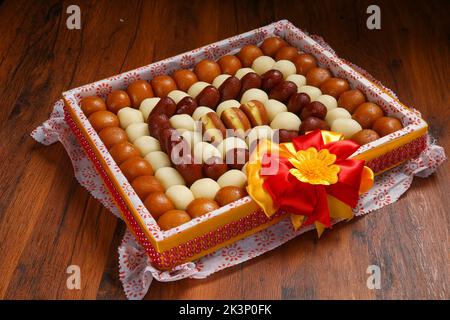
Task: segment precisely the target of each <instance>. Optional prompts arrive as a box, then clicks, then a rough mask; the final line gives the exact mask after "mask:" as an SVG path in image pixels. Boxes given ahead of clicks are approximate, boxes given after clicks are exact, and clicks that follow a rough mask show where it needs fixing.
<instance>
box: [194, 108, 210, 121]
mask: <svg viewBox="0 0 450 320" xmlns="http://www.w3.org/2000/svg"><path fill="white" fill-rule="evenodd" d="M210 112H214V110H213V109H211V108H208V107H203V106H200V107H197V108H196V109H195V111H194V113H193V114H192V119H194V120H195V121H200V118H201V117H203V116H204V115H205V114H207V113H210Z"/></svg>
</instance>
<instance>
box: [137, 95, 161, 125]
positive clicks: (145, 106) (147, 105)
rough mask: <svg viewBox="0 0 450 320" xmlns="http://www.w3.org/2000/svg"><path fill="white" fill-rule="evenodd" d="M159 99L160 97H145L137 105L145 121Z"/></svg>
mask: <svg viewBox="0 0 450 320" xmlns="http://www.w3.org/2000/svg"><path fill="white" fill-rule="evenodd" d="M159 100H161V98H147V99H144V100H142V102H141V105H140V106H139V111H140V112H141V113H142V116H143V117H144V121H145V122H147V119H148V116H149V115H150V112H152V110H153V109H154V108H155V107H156V105H157V104H158V102H159Z"/></svg>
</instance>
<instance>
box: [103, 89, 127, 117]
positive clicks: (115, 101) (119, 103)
mask: <svg viewBox="0 0 450 320" xmlns="http://www.w3.org/2000/svg"><path fill="white" fill-rule="evenodd" d="M130 106H131V100H130V97H129V96H128V93H126V92H125V91H123V90H113V91H112V92H111V93H110V94H108V96H107V97H106V107H107V108H108V110H109V111H111V112H113V113H117V111H119V110H120V109H122V108H125V107H130Z"/></svg>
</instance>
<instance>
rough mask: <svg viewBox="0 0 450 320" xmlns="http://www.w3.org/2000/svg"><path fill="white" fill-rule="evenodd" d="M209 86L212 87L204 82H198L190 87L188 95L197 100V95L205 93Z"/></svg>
mask: <svg viewBox="0 0 450 320" xmlns="http://www.w3.org/2000/svg"><path fill="white" fill-rule="evenodd" d="M207 86H210V84H209V83H208V82H204V81H197V82H196V83H194V84H193V85H192V86H190V87H189V90H188V95H190V96H191V97H192V98H194V99H195V98H196V97H197V95H198V94H199V93H200V92H202V91H203V89H205V88H206V87H207Z"/></svg>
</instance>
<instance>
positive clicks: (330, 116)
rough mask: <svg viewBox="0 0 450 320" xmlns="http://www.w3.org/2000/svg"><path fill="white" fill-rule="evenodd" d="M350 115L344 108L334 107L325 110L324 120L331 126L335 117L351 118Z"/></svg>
mask: <svg viewBox="0 0 450 320" xmlns="http://www.w3.org/2000/svg"><path fill="white" fill-rule="evenodd" d="M351 117H352V115H351V114H350V113H349V112H348V111H347V110H345V109H344V108H335V109H332V110H330V111H328V112H327V115H326V116H325V120H326V122H327V123H328V124H329V125H330V126H331V125H332V124H333V122H334V121H335V120H336V119H351Z"/></svg>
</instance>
